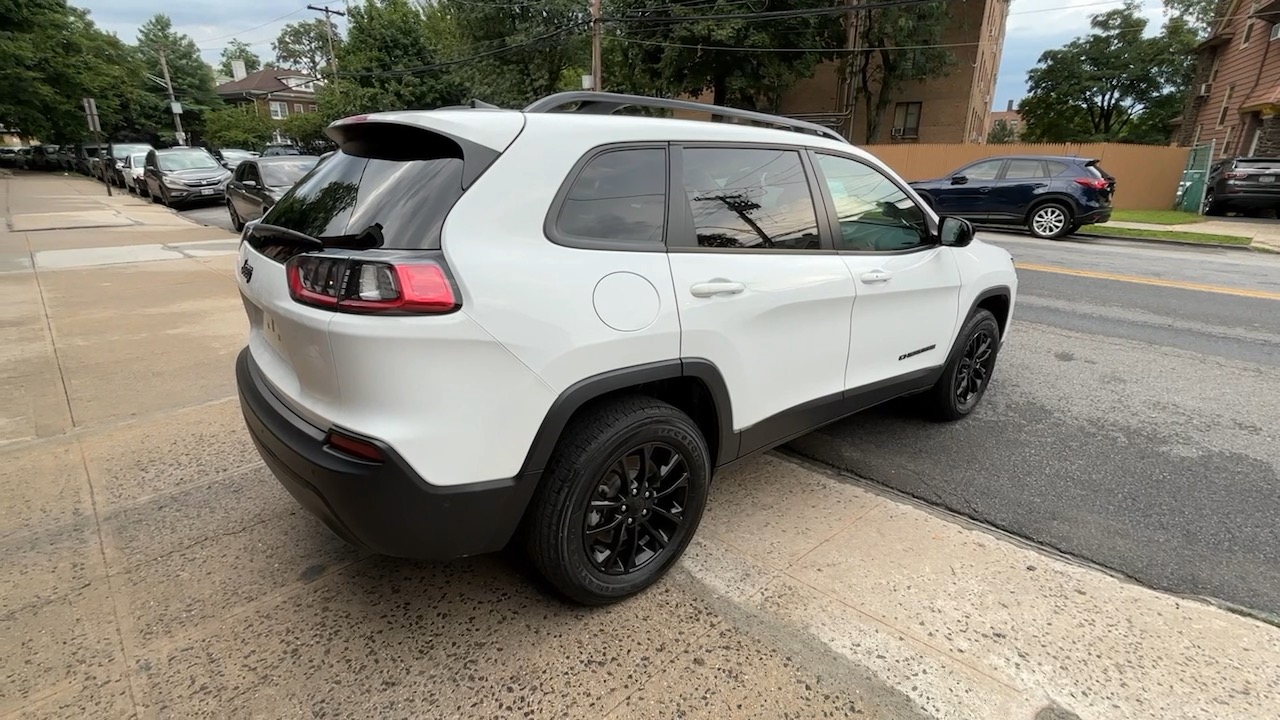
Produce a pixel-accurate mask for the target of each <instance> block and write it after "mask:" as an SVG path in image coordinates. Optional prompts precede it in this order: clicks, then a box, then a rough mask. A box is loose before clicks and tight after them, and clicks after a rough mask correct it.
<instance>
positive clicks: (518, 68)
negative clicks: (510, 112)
mask: <svg viewBox="0 0 1280 720" xmlns="http://www.w3.org/2000/svg"><path fill="white" fill-rule="evenodd" d="M423 12H424V14H425V18H426V23H427V28H428V37H430V38H432V40H433V41H434V42H435V43H436V45H437V48H438V49H439V50H440V51H441V53H442V54H443V56H444V57H446V58H455V59H456V58H463V57H468V56H474V55H481V56H480V57H477V58H475V59H474V60H471V61H468V62H465V63H459V64H458V65H457V66H456V67H454V68H453V69H452V71H451V72H452V74H453V75H454V77H455V78H456V79H457V80H458V81H459V82H461V83H462V84H463V85H465V86H466V88H467V94H468V95H470V96H472V97H477V98H480V99H482V100H486V101H488V102H492V103H496V104H499V105H502V106H504V107H523V106H524V105H526V104H528V103H529V102H531V101H533V100H534V99H536V98H539V97H542V96H544V95H548V94H551V93H553V92H557V91H559V90H563V89H566V87H565V85H566V77H567V75H566V73H569V72H570V71H571V70H575V69H577V72H576V73H574V75H575V77H573V78H572V82H571V83H570V84H569V87H571V88H579V87H581V86H580V84H579V82H580V81H579V78H581V76H582V71H581V68H582V67H583V66H585V65H587V64H589V63H590V61H591V47H590V42H589V39H588V37H587V34H586V33H585V32H583V31H582V28H583V25H584V22H585V20H586V3H584V2H580V1H579V0H543V1H542V2H539V3H536V4H535V3H511V4H500V3H492V4H487V3H478V2H474V0H438V1H437V2H435V3H433V4H430V5H427V6H425V7H424V10H423ZM487 52H492V54H489V55H483V53H487Z"/></svg>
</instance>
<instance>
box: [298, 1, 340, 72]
mask: <svg viewBox="0 0 1280 720" xmlns="http://www.w3.org/2000/svg"><path fill="white" fill-rule="evenodd" d="M307 9H308V10H315V11H316V12H318V13H324V34H325V35H327V36H328V37H329V71H330V72H332V73H333V74H334V75H337V74H338V56H337V55H335V54H334V52H333V22H332V21H331V20H330V19H329V16H330V15H337V16H338V17H346V16H347V14H346V13H344V12H342V11H341V10H330V9H329V6H328V5H325V6H324V7H316V6H315V5H308V6H307Z"/></svg>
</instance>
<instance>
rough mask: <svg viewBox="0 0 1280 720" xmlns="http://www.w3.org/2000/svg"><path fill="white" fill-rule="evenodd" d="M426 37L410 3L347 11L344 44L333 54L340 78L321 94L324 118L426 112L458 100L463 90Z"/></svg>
mask: <svg viewBox="0 0 1280 720" xmlns="http://www.w3.org/2000/svg"><path fill="white" fill-rule="evenodd" d="M443 60H444V58H443V57H442V55H441V53H440V48H439V46H438V44H437V43H436V41H435V40H434V39H433V38H432V37H431V34H430V31H429V25H428V23H427V21H426V17H425V16H424V15H423V13H422V11H421V10H420V9H419V8H418V7H416V6H414V5H411V4H410V2H409V0H366V2H365V3H364V4H362V5H352V6H351V11H350V13H349V15H348V16H347V40H346V42H344V43H343V45H342V49H341V50H339V52H338V66H339V67H340V68H341V73H340V75H339V77H338V79H337V81H336V82H334V83H332V84H333V85H334V86H335V87H333V88H331V89H330V92H328V93H326V95H327V102H326V107H325V112H326V113H331V112H337V113H341V114H343V115H350V114H357V113H362V112H376V111H379V110H404V109H430V108H435V107H440V106H442V105H453V104H456V103H458V102H459V101H461V100H462V98H463V96H464V94H465V93H464V91H463V87H462V86H461V85H460V84H459V83H458V82H457V80H456V79H455V77H454V75H453V74H452V73H451V72H449V68H448V67H443V66H442V65H441V64H442V62H443Z"/></svg>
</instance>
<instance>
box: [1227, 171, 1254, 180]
mask: <svg viewBox="0 0 1280 720" xmlns="http://www.w3.org/2000/svg"><path fill="white" fill-rule="evenodd" d="M1222 176H1223V177H1225V178H1228V179H1231V180H1241V179H1243V178H1247V177H1249V173H1247V172H1240V171H1239V170H1232V171H1231V172H1226V173H1223V174H1222Z"/></svg>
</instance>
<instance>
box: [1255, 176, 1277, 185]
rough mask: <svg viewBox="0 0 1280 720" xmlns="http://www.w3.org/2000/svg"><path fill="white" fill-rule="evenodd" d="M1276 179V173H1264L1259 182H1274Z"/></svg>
mask: <svg viewBox="0 0 1280 720" xmlns="http://www.w3.org/2000/svg"><path fill="white" fill-rule="evenodd" d="M1275 181H1276V176H1275V175H1263V176H1262V177H1259V178H1258V182H1260V183H1273V182H1275Z"/></svg>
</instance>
